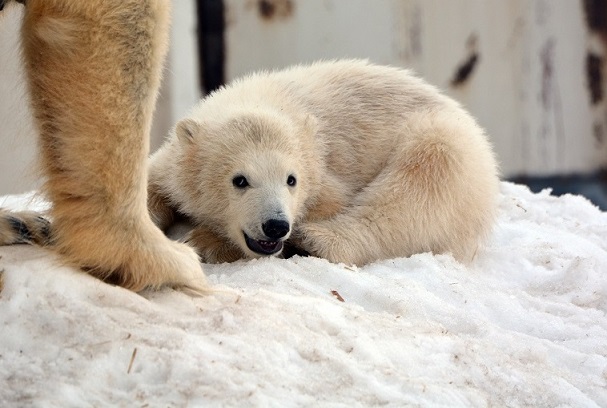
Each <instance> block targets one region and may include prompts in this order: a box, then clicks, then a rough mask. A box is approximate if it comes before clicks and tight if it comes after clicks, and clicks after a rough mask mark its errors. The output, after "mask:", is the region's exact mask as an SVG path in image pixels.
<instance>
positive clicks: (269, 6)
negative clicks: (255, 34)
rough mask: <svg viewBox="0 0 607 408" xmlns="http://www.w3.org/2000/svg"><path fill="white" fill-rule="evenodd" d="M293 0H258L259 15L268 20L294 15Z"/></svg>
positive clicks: (282, 18)
mask: <svg viewBox="0 0 607 408" xmlns="http://www.w3.org/2000/svg"><path fill="white" fill-rule="evenodd" d="M294 9H295V7H294V4H293V0H258V1H257V10H258V12H259V16H260V17H261V18H262V19H264V20H266V21H272V20H284V19H287V18H289V17H291V16H292V15H293V11H294Z"/></svg>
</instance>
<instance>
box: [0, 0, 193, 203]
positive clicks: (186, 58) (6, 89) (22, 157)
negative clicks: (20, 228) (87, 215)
mask: <svg viewBox="0 0 607 408" xmlns="http://www.w3.org/2000/svg"><path fill="white" fill-rule="evenodd" d="M23 10H24V9H23V6H21V5H19V4H11V5H9V6H8V7H7V8H6V9H5V10H4V11H3V13H1V15H0V39H1V41H0V195H4V194H10V193H21V192H25V191H30V190H32V189H35V188H37V187H38V186H39V185H40V184H41V181H40V178H39V177H38V173H37V171H36V170H35V165H36V143H37V142H36V131H35V129H34V126H33V124H32V116H31V112H30V110H29V105H28V95H27V92H26V85H25V78H24V77H23V73H22V70H21V61H20V54H19V29H20V21H21V17H22V14H23ZM173 20H174V21H175V24H173V26H172V32H171V49H170V51H169V56H168V57H167V67H166V70H165V73H164V80H163V84H162V89H161V94H160V97H159V98H158V105H157V109H156V114H155V117H154V123H153V126H152V135H151V149H152V150H154V149H156V148H157V147H158V146H159V145H160V143H161V142H162V140H163V139H164V137H165V136H166V134H167V132H168V131H169V129H170V128H171V127H172V126H173V125H174V123H175V122H176V121H177V120H179V118H181V117H183V116H184V115H185V113H186V111H187V110H188V109H189V108H190V107H191V106H192V105H194V104H195V103H196V102H197V101H198V100H199V99H200V91H199V89H200V86H199V80H198V57H197V50H196V12H195V2H194V1H193V0H191V1H190V0H177V1H174V4H173ZM0 204H1V203H0Z"/></svg>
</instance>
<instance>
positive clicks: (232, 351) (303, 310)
mask: <svg viewBox="0 0 607 408" xmlns="http://www.w3.org/2000/svg"><path fill="white" fill-rule="evenodd" d="M0 205H3V206H9V207H13V208H25V207H29V208H32V207H34V208H37V207H39V206H40V205H43V204H40V203H35V202H32V201H31V200H30V198H28V197H24V196H18V197H15V196H11V197H5V198H3V199H0ZM0 257H1V258H0V270H2V271H3V272H2V273H3V277H4V286H5V287H4V290H3V292H2V293H1V294H0V384H2V386H1V387H0V406H2V407H13V406H43V407H53V406H56V407H72V406H73V407H87V406H95V407H101V406H129V407H138V406H140V407H157V406H159V407H167V406H192V407H196V406H204V407H208V406H239V407H240V406H275V407H291V406H293V407H295V406H347V407H356V406H380V405H383V406H394V407H400V406H449V407H451V406H473V407H486V406H500V407H501V406H511V407H516V406H521V407H523V406H534V407H557V406H563V407H564V406H567V407H593V406H599V407H607V316H606V312H607V213H604V212H600V211H599V210H598V209H597V208H596V207H594V206H593V205H592V204H590V203H589V202H588V201H587V200H585V199H584V198H581V197H577V196H564V197H561V198H556V197H553V196H551V195H550V194H549V192H543V193H540V194H533V193H531V192H530V191H529V190H528V189H526V188H525V187H522V186H518V185H514V184H509V183H502V195H501V202H500V215H499V219H498V222H497V225H496V227H495V229H494V231H493V234H492V235H491V237H490V240H489V242H488V243H487V244H486V246H484V247H482V248H480V249H479V250H478V252H477V254H476V257H475V259H474V261H473V262H472V263H471V264H470V265H462V264H460V263H458V262H456V261H455V260H454V259H453V258H452V257H451V256H449V255H438V256H434V255H431V254H419V255H415V256H412V257H410V258H399V259H389V260H384V261H381V262H376V263H374V264H371V265H367V266H364V267H358V268H357V267H351V266H348V265H336V264H331V263H329V262H327V261H326V260H323V259H317V258H303V257H295V258H292V259H288V260H283V259H275V258H272V259H260V260H251V261H240V262H236V263H233V264H222V265H203V267H204V270H205V272H206V274H207V275H208V276H209V280H210V281H211V282H212V283H213V284H214V288H215V289H216V290H217V292H216V293H215V294H213V295H210V296H207V297H199V298H195V297H190V296H188V295H186V294H184V293H181V292H179V291H175V290H172V289H165V290H162V291H159V292H149V291H148V292H143V293H141V294H136V293H132V292H129V291H127V290H125V289H122V288H120V287H115V286H111V285H108V284H104V283H102V282H100V281H98V280H96V279H94V278H92V277H90V276H88V275H85V274H84V273H82V272H79V271H77V270H74V269H70V268H67V267H63V266H61V265H60V263H59V262H58V259H57V258H56V257H55V256H54V255H53V254H52V253H50V252H48V251H46V250H43V249H39V248H34V247H28V246H14V247H2V248H0Z"/></svg>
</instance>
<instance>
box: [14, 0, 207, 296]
mask: <svg viewBox="0 0 607 408" xmlns="http://www.w3.org/2000/svg"><path fill="white" fill-rule="evenodd" d="M169 14H170V10H169V0H103V1H102V0H95V1H84V0H27V2H26V12H25V17H24V21H23V31H22V42H23V56H24V68H25V71H26V74H27V78H28V82H29V89H30V92H31V99H32V103H33V113H34V116H35V119H36V122H37V127H38V130H39V131H40V147H41V149H40V150H41V155H42V159H41V162H42V170H43V172H44V174H45V176H46V177H47V182H46V185H45V189H44V190H45V193H46V195H47V196H48V198H49V199H50V201H51V202H52V208H51V210H50V216H51V219H52V221H53V231H52V241H53V248H54V249H56V250H57V251H58V252H59V253H60V254H62V255H63V259H64V260H65V261H66V262H67V263H69V264H72V265H76V266H79V267H82V268H84V269H85V270H87V271H89V272H90V273H91V274H93V275H95V276H98V277H100V278H102V279H107V280H110V281H113V282H117V283H118V284H120V285H122V286H124V287H126V288H129V289H132V290H136V291H138V290H141V289H144V288H158V287H160V286H163V285H177V286H182V287H185V288H188V289H191V290H193V291H196V292H202V291H204V290H205V288H206V283H205V277H204V275H203V273H202V270H201V267H200V263H199V259H198V257H197V255H196V254H195V252H194V251H193V250H192V249H191V248H190V247H188V246H187V245H184V244H181V243H176V242H173V241H170V240H169V239H168V238H166V237H165V236H164V234H163V233H162V231H160V230H159V229H158V228H157V227H156V226H155V225H154V223H153V222H152V221H151V219H150V217H149V215H148V212H147V205H146V202H147V185H146V179H147V165H146V158H147V155H148V150H149V141H148V135H149V131H150V125H151V118H152V113H153V110H154V104H155V101H156V96H157V93H158V87H159V84H160V77H161V69H162V62H163V59H164V56H165V54H166V49H167V40H168V29H169Z"/></svg>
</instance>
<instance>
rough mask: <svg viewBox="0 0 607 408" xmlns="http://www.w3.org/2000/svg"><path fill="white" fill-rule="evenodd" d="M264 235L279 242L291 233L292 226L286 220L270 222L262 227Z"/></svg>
mask: <svg viewBox="0 0 607 408" xmlns="http://www.w3.org/2000/svg"><path fill="white" fill-rule="evenodd" d="M261 229H263V233H264V234H266V236H267V237H268V238H270V239H273V240H279V239H280V238H282V237H284V236H285V235H287V234H288V233H289V230H290V229H291V226H290V225H289V223H288V222H286V221H284V220H268V221H266V222H264V223H263V225H262V226H261Z"/></svg>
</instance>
